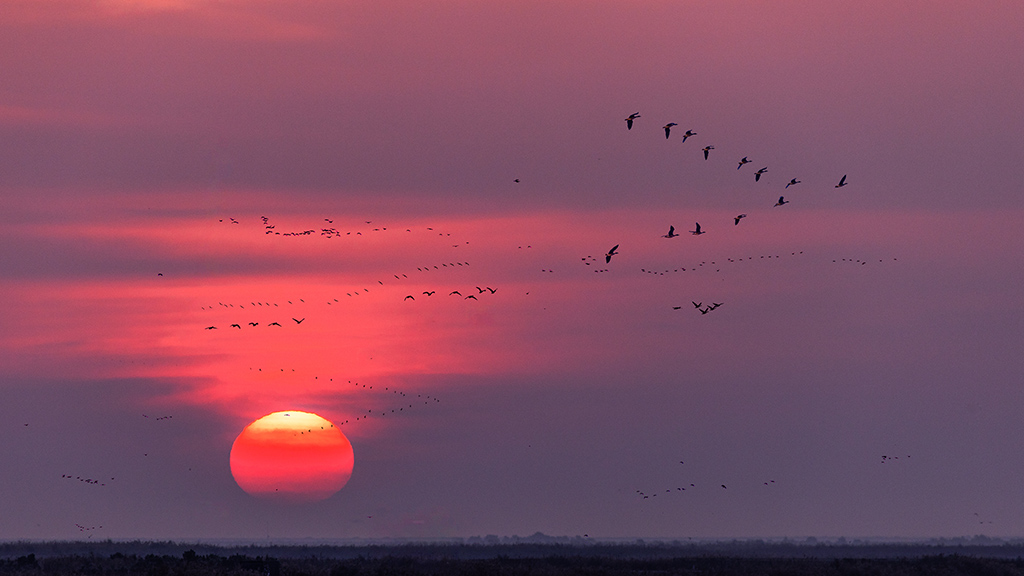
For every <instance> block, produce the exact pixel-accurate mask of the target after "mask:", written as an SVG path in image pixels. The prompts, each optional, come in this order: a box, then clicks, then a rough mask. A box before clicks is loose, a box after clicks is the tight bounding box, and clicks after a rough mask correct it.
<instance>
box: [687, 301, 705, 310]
mask: <svg viewBox="0 0 1024 576" xmlns="http://www.w3.org/2000/svg"><path fill="white" fill-rule="evenodd" d="M690 304H693V307H694V308H700V307H701V306H703V305H704V303H703V302H694V301H693V300H690Z"/></svg>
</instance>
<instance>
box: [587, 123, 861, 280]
mask: <svg viewBox="0 0 1024 576" xmlns="http://www.w3.org/2000/svg"><path fill="white" fill-rule="evenodd" d="M638 118H640V113H639V112H634V113H633V114H630V115H629V116H627V117H626V129H627V130H632V129H633V124H634V122H636V120H637V119H638ZM674 126H678V124H677V123H675V122H669V123H668V124H666V125H664V126H662V129H663V130H664V131H665V139H668V138H669V137H670V136H671V133H672V128H673V127H674ZM696 135H697V133H696V132H694V131H693V130H687V131H686V132H685V133H684V134H683V139H682V142H686V140H687V139H689V138H690V137H692V136H696ZM714 149H715V147H714V146H713V145H711V144H709V145H707V146H705V147H704V148H702V149H701V151H702V152H703V153H704V160H707V159H708V158H709V157H710V153H711V151H712V150H714ZM751 163H753V160H751V159H750V158H749V157H748V156H744V157H742V158H740V160H739V163H738V164H737V166H736V169H737V170H739V169H741V168H743V166H744V165H746V164H751ZM766 172H768V167H767V166H765V167H763V168H760V169H758V170H757V171H755V172H754V182H760V181H761V176H762V175H763V174H765V173H766ZM846 177H847V175H846V174H843V176H842V177H841V178H840V179H839V183H838V184H836V185H835V188H843V187H845V186H846V185H847V182H846ZM801 183H802V181H801V180H798V179H796V178H792V179H790V181H789V182H788V183H787V184H786V186H785V188H783V189H784V190H786V189H788V188H789V187H790V186H795V185H797V184H801ZM789 203H790V201H789V200H786V197H785V196H779V199H778V200H777V201H776V202H775V204H774V207H778V206H784V205H786V204H789ZM746 217H747V215H746V214H738V215H736V216H734V217H733V225H734V226H738V225H739V223H740V221H741V220H743V219H744V218H746ZM689 232H690V234H692V235H694V236H700V235H702V234H706V233H707V231H706V230H704V229H702V228H701V225H700V222H695V223H694V229H693V230H690V231H689ZM678 236H679V234H677V233H676V231H675V226H674V225H673V226H669V229H668V233H667V234H664V235H662V238H676V237H678ZM618 248H619V245H618V244H616V245H615V246H613V247H612V248H611V249H610V250H609V251H608V252H607V253H606V254H605V263H611V260H612V256H615V255H617V254H618V251H617V250H618Z"/></svg>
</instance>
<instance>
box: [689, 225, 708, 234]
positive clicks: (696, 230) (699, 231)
mask: <svg viewBox="0 0 1024 576" xmlns="http://www.w3.org/2000/svg"><path fill="white" fill-rule="evenodd" d="M696 224H697V228H696V229H695V230H690V234H693V235H694V236H700V235H701V234H706V232H704V231H703V230H701V229H700V222H697V223H696Z"/></svg>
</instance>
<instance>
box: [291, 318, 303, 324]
mask: <svg viewBox="0 0 1024 576" xmlns="http://www.w3.org/2000/svg"><path fill="white" fill-rule="evenodd" d="M292 320H295V323H296V324H302V320H305V318H303V319H302V320H299V319H297V318H292Z"/></svg>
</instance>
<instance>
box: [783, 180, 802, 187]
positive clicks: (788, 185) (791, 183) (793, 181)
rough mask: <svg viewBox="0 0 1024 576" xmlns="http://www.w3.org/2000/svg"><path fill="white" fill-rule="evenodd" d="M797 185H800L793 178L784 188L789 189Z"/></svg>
mask: <svg viewBox="0 0 1024 576" xmlns="http://www.w3.org/2000/svg"><path fill="white" fill-rule="evenodd" d="M799 183H800V181H799V180H797V179H796V178H793V179H792V180H790V181H789V184H786V188H789V187H790V186H792V185H794V184H799Z"/></svg>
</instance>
